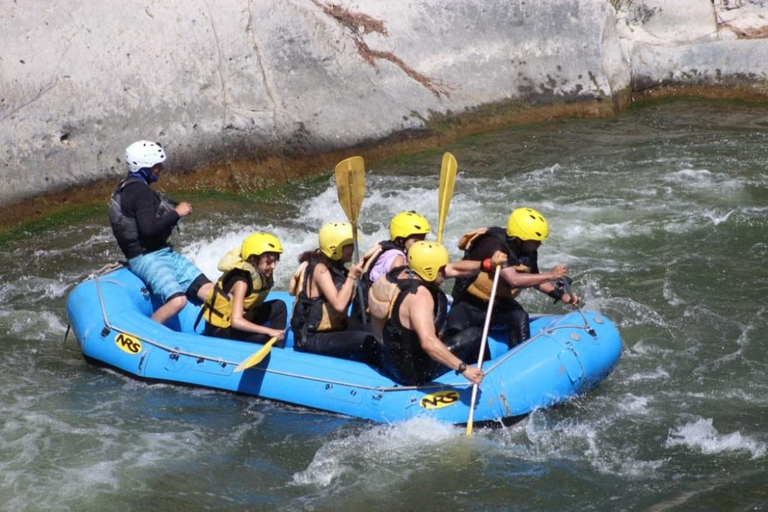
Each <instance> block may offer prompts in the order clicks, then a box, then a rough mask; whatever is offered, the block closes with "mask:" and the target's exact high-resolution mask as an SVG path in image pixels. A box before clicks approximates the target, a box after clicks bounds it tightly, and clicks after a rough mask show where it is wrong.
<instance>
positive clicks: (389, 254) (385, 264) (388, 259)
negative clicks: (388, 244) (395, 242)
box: [371, 249, 405, 282]
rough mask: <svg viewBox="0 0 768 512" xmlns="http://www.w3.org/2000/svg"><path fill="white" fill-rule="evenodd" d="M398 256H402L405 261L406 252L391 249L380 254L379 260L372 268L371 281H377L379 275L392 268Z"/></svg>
mask: <svg viewBox="0 0 768 512" xmlns="http://www.w3.org/2000/svg"><path fill="white" fill-rule="evenodd" d="M398 256H402V257H403V260H404V261H405V253H404V252H403V251H401V250H400V249H390V250H388V251H385V252H384V254H382V255H381V256H379V260H378V261H377V262H376V264H375V265H374V266H373V268H372V269H371V282H374V281H376V280H377V279H378V278H379V277H381V276H383V275H384V274H386V273H387V272H389V271H390V270H392V262H393V261H395V258H397V257H398Z"/></svg>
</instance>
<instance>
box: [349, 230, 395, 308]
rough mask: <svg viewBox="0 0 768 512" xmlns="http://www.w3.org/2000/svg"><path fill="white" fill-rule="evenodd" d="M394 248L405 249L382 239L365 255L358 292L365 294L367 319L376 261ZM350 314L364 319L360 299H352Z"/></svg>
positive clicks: (364, 302) (364, 301)
mask: <svg viewBox="0 0 768 512" xmlns="http://www.w3.org/2000/svg"><path fill="white" fill-rule="evenodd" d="M392 249H397V250H400V251H402V250H403V248H402V247H400V246H399V245H397V244H396V243H395V242H393V241H391V240H382V241H381V242H378V243H376V244H375V245H374V246H373V247H371V248H370V249H369V250H368V252H367V253H366V254H365V256H363V274H362V275H361V276H360V279H359V281H358V288H357V293H359V294H362V296H363V304H364V306H365V318H366V320H367V319H368V318H370V311H369V307H368V290H370V289H371V286H373V281H371V270H373V267H375V266H376V263H377V262H378V261H379V259H380V258H381V256H382V255H383V254H384V253H385V252H387V251H389V250H392ZM350 316H351V317H352V318H355V319H357V320H359V321H362V319H363V317H362V315H361V314H360V301H359V300H353V301H352V313H351V314H350Z"/></svg>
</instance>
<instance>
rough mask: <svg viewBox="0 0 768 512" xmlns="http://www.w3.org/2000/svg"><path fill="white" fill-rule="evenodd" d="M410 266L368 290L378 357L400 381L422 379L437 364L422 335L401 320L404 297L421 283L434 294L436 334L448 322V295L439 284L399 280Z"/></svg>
mask: <svg viewBox="0 0 768 512" xmlns="http://www.w3.org/2000/svg"><path fill="white" fill-rule="evenodd" d="M407 268H408V267H405V266H403V267H398V268H395V269H392V271H390V272H388V273H387V274H386V276H382V277H380V278H378V279H377V280H376V282H375V283H374V284H373V286H372V287H371V290H370V293H369V300H370V302H369V304H370V309H371V323H372V325H373V331H374V336H376V338H377V340H378V341H379V360H380V362H381V365H382V368H383V369H384V370H385V371H386V372H387V373H388V374H389V375H390V376H391V377H392V378H393V380H395V381H397V382H403V383H405V382H409V383H413V382H419V381H421V380H423V379H422V374H423V373H424V370H425V369H426V368H429V367H431V366H432V365H433V364H434V363H433V361H432V358H431V357H429V355H428V354H427V353H426V352H424V350H423V349H422V348H421V342H420V341H419V336H418V334H417V333H416V331H414V330H413V329H406V328H405V327H403V325H402V324H401V323H400V306H402V304H403V301H404V300H405V298H406V297H407V296H408V295H409V294H411V293H416V291H417V290H418V289H419V287H420V286H423V287H425V288H426V289H427V290H429V292H430V293H431V294H432V299H433V301H434V304H435V306H434V317H435V322H434V325H435V334H436V335H437V336H438V337H440V336H441V335H442V333H443V329H444V327H445V323H446V316H447V313H448V298H447V297H446V295H445V293H443V291H442V290H440V288H438V287H437V286H435V285H433V284H431V283H426V282H424V281H422V280H420V279H416V277H415V274H413V272H410V274H409V275H410V277H409V278H406V279H398V275H399V274H400V273H402V272H403V270H405V269H407Z"/></svg>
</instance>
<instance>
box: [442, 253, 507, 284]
mask: <svg viewBox="0 0 768 512" xmlns="http://www.w3.org/2000/svg"><path fill="white" fill-rule="evenodd" d="M490 260H491V268H496V266H497V265H501V266H503V265H504V264H505V263H506V262H507V255H506V254H504V253H503V252H501V251H496V252H494V253H493V256H491V258H490ZM482 265H483V262H482V261H475V260H461V261H456V262H453V263H449V264H448V265H446V266H445V277H446V278H451V277H472V276H474V275H477V274H478V273H479V272H480V270H482Z"/></svg>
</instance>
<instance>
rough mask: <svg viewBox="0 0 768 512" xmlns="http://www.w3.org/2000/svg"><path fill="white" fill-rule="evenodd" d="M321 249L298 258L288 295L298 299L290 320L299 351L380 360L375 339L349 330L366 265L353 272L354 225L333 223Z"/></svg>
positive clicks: (321, 235)
mask: <svg viewBox="0 0 768 512" xmlns="http://www.w3.org/2000/svg"><path fill="white" fill-rule="evenodd" d="M318 243H319V246H320V248H319V249H316V250H312V251H307V252H305V253H303V254H302V255H301V256H299V263H300V265H299V268H298V269H297V270H296V272H295V273H294V275H293V277H292V278H291V282H290V284H289V287H288V291H289V292H290V294H291V295H293V296H295V297H296V300H295V301H294V304H293V314H292V316H291V330H292V331H293V340H294V349H295V350H297V351H299V352H311V353H314V354H321V355H326V356H333V357H340V358H344V359H354V360H361V361H364V362H367V363H372V364H375V363H376V362H377V358H376V354H375V347H376V342H375V340H374V338H373V335H372V334H371V333H370V332H369V331H367V330H362V329H358V328H355V327H353V326H350V324H349V317H348V315H347V310H348V308H349V304H350V302H351V301H352V299H353V298H354V297H355V288H356V285H355V280H356V279H357V278H358V277H360V274H362V272H363V264H362V261H359V262H356V263H353V264H352V265H351V266H350V268H349V270H347V269H346V268H345V267H344V264H345V263H349V262H350V261H352V255H353V252H354V239H353V238H352V225H351V224H349V223H346V222H328V223H326V224H324V225H323V226H322V227H321V228H320V232H319V233H318Z"/></svg>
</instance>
